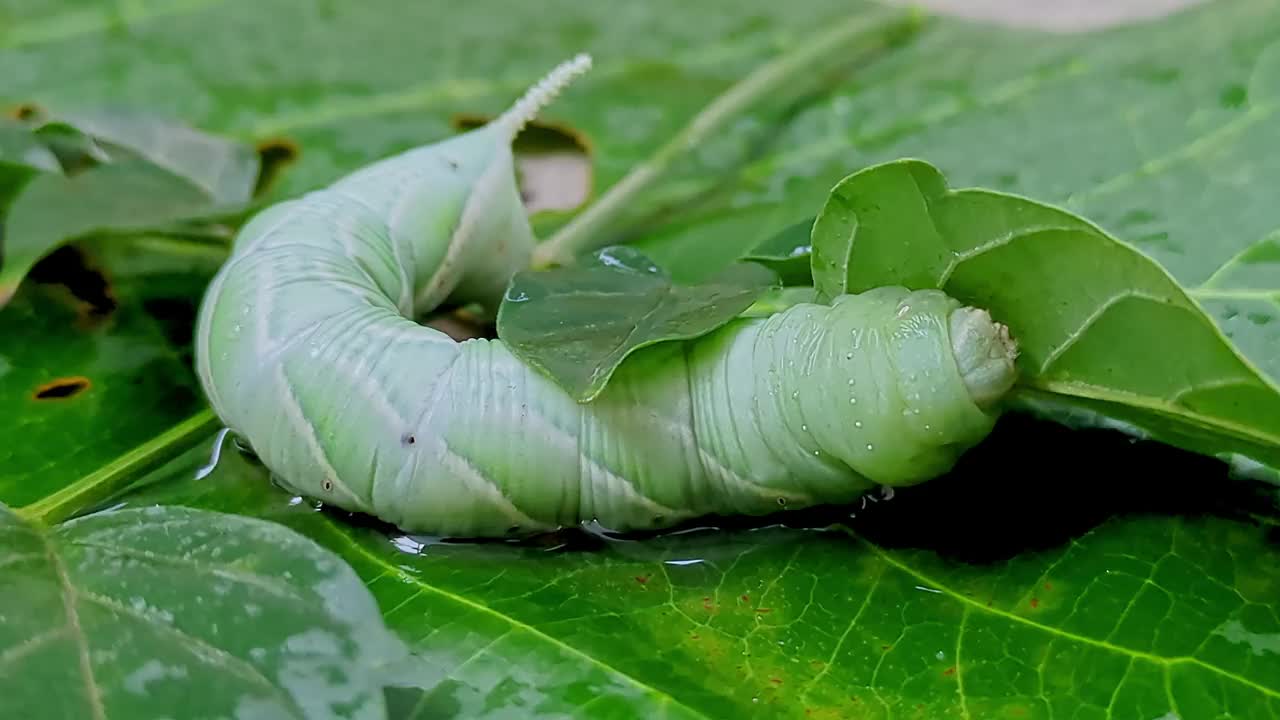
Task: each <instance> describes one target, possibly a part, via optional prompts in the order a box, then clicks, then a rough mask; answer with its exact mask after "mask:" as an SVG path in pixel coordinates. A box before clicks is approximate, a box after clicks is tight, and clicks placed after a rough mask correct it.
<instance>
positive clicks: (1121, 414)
mask: <svg viewBox="0 0 1280 720" xmlns="http://www.w3.org/2000/svg"><path fill="white" fill-rule="evenodd" d="M813 240H814V243H813V245H814V246H813V256H812V263H813V274H814V281H815V284H816V286H817V289H818V291H819V293H821V294H822V295H823V296H826V297H830V296H832V295H835V294H839V293H842V292H860V291H863V290H866V289H868V288H872V287H875V286H877V285H905V286H908V287H912V288H939V289H942V290H945V291H946V292H947V293H948V294H950V295H952V296H954V297H956V298H958V299H960V300H961V301H963V302H966V303H969V304H972V305H977V306H980V307H984V308H987V309H988V310H990V311H991V313H992V314H993V316H994V317H995V318H996V319H997V320H999V321H1000V322H1003V323H1006V324H1008V325H1009V327H1010V329H1011V331H1012V334H1013V335H1014V336H1015V337H1016V338H1017V339H1018V343H1019V348H1020V351H1021V357H1020V358H1019V364H1020V366H1021V370H1022V372H1023V373H1024V381H1023V383H1024V385H1025V387H1026V388H1028V389H1032V390H1036V391H1039V392H1042V393H1051V394H1053V395H1056V396H1059V397H1060V398H1070V399H1071V400H1072V401H1073V402H1074V403H1075V404H1077V405H1079V406H1081V407H1086V408H1088V409H1091V410H1094V411H1097V412H1098V413H1100V414H1101V416H1104V417H1111V418H1114V419H1116V420H1120V421H1123V423H1125V424H1126V427H1129V428H1130V429H1133V428H1137V429H1139V430H1140V431H1141V432H1142V433H1144V434H1147V435H1149V436H1150V437H1152V438H1155V439H1159V440H1162V441H1164V442H1168V443H1170V444H1173V445H1177V446H1179V447H1183V448H1187V449H1190V450H1195V451H1197V452H1202V453H1208V454H1219V453H1221V452H1230V453H1238V454H1241V455H1244V456H1245V457H1249V458H1252V459H1254V460H1256V461H1258V462H1262V463H1266V464H1268V465H1271V466H1273V467H1280V389H1278V388H1277V385H1276V383H1275V380H1274V379H1272V378H1269V377H1267V376H1266V375H1264V374H1263V373H1262V372H1260V371H1259V370H1258V368H1257V367H1256V366H1255V365H1254V364H1253V363H1251V362H1250V360H1248V359H1247V358H1245V357H1244V356H1242V355H1241V353H1240V352H1239V350H1238V349H1237V348H1236V347H1235V346H1234V345H1233V344H1232V343H1231V342H1230V341H1229V340H1228V339H1227V338H1226V337H1224V336H1223V334H1222V333H1221V332H1220V331H1219V330H1218V328H1217V327H1216V326H1215V325H1214V323H1213V321H1212V320H1211V319H1210V318H1209V317H1208V316H1207V315H1206V314H1205V313H1204V311H1203V310H1202V309H1201V308H1200V307H1199V305H1197V303H1196V302H1195V300H1194V299H1193V298H1192V297H1190V296H1189V295H1188V293H1187V292H1186V291H1185V290H1183V288H1181V287H1180V286H1179V285H1178V283H1177V282H1175V281H1174V280H1173V278H1171V277H1170V276H1169V274H1168V273H1167V272H1166V271H1165V270H1164V269H1163V268H1161V267H1160V266H1159V265H1158V264H1157V263H1156V262H1154V261H1153V260H1151V259H1150V258H1149V257H1148V256H1146V255H1145V254H1143V253H1142V252H1139V251H1138V250H1136V249H1135V248H1133V247H1131V246H1130V245H1127V244H1125V243H1122V242H1120V241H1119V240H1116V239H1115V238H1112V237H1111V236H1109V235H1107V234H1106V233H1105V232H1103V231H1102V230H1101V229H1099V228H1098V227H1096V226H1094V225H1092V224H1091V223H1089V222H1088V221H1086V220H1084V219H1082V218H1080V217H1077V216H1075V215H1072V214H1071V213H1068V212H1066V211H1064V210H1060V209H1058V208H1055V207H1051V206H1049V205H1044V204H1040V203H1037V202H1034V201H1032V200H1029V199H1026V198H1022V197H1017V196H1014V195H1007V194H1003V193H999V192H993V191H989V190H980V189H965V190H952V189H949V188H948V187H947V184H946V181H945V179H944V178H943V177H942V175H941V173H939V172H938V170H937V169H935V168H934V167H933V166H932V165H929V164H928V163H925V162H922V161H919V160H901V161H897V162H890V163H886V164H883V165H877V166H874V167H871V168H868V169H866V170H863V171H860V172H857V173H854V174H853V175H850V176H849V177H847V178H845V179H844V180H843V181H841V182H840V183H839V184H838V185H837V186H836V187H835V189H834V190H833V191H832V194H831V198H830V199H829V201H828V202H827V204H826V205H825V206H824V208H823V210H822V213H821V214H820V215H819V217H818V220H817V222H816V223H815V226H814V236H813ZM1272 282H1274V283H1276V284H1277V285H1276V286H1278V287H1280V277H1275V278H1274V279H1273V281H1272Z"/></svg>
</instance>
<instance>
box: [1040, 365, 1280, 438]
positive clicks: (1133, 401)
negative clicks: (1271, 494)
mask: <svg viewBox="0 0 1280 720" xmlns="http://www.w3.org/2000/svg"><path fill="white" fill-rule="evenodd" d="M1019 387H1020V388H1025V389H1029V390H1039V391H1041V392H1046V393H1049V394H1052V395H1056V396H1058V397H1063V398H1087V399H1089V400H1100V401H1102V402H1110V403H1116V404H1118V405H1124V406H1126V407H1131V408H1141V409H1143V410H1151V411H1155V412H1159V413H1162V414H1164V415H1168V416H1171V417H1174V418H1178V419H1181V420H1184V421H1186V422H1188V423H1190V424H1192V425H1194V426H1195V427H1197V428H1200V429H1203V430H1209V431H1212V432H1229V433H1230V434H1231V435H1232V436H1234V437H1236V438H1238V439H1241V440H1245V441H1247V442H1253V443H1258V444H1261V445H1276V446H1280V435H1276V434H1272V433H1268V432H1266V431H1262V430H1259V429H1258V428H1257V427H1254V426H1250V425H1242V424H1240V423H1237V422H1233V421H1231V420H1225V419H1222V418H1218V417H1216V416H1209V415H1203V414H1201V413H1197V412H1193V411H1190V410H1187V409H1186V408H1185V407H1182V406H1180V405H1175V404H1174V403H1172V402H1170V401H1168V400H1165V399H1164V398H1156V397H1153V396H1150V395H1138V394H1136V393H1127V392H1124V391H1121V390H1116V389H1115V388H1104V387H1099V386H1097V385H1091V384H1089V383H1083V382H1068V381H1060V380H1042V379H1041V380H1027V381H1025V382H1023V383H1021V384H1020V386H1019Z"/></svg>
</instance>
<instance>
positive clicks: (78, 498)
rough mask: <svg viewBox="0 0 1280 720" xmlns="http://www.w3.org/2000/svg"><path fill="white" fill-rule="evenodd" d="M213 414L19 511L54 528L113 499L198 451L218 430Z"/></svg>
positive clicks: (195, 417) (183, 425) (182, 425)
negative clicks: (159, 469)
mask: <svg viewBox="0 0 1280 720" xmlns="http://www.w3.org/2000/svg"><path fill="white" fill-rule="evenodd" d="M219 424H220V423H219V421H218V418H217V417H216V416H215V415H214V414H213V411H212V410H203V411H201V412H199V413H196V414H195V415H193V416H191V417H190V418H188V419H186V420H184V421H183V422H181V423H179V424H177V425H175V426H174V427H172V428H170V429H169V431H168V432H165V433H164V434H162V435H158V436H156V437H155V438H152V439H151V440H150V441H149V442H147V443H144V444H142V445H139V446H138V447H136V448H134V449H132V450H130V451H129V452H127V453H125V454H124V455H121V456H120V457H118V458H116V459H115V460H112V461H111V462H109V463H107V464H106V465H104V466H102V467H101V468H98V469H97V470H95V471H94V472H92V473H89V474H88V475H85V476H84V477H82V478H80V479H79V480H77V481H76V482H74V483H71V484H70V485H68V486H66V487H64V488H62V489H61V490H59V491H58V492H55V493H53V494H52V495H48V496H46V497H45V498H43V499H41V500H39V501H37V502H34V503H31V504H30V505H27V506H26V507H23V508H21V509H20V510H18V514H19V515H21V516H22V517H24V518H26V519H27V520H30V521H33V522H41V523H44V524H46V525H54V524H57V523H60V522H62V521H63V520H66V519H68V518H71V517H73V516H75V514H76V513H78V512H81V511H82V510H85V509H86V508H89V507H92V506H93V505H96V504H97V503H100V502H103V501H104V500H108V499H110V498H111V497H113V496H114V495H115V494H116V493H118V492H119V491H121V490H123V489H125V488H126V487H127V486H128V485H129V484H130V483H132V482H134V481H135V480H137V479H138V478H139V477H141V476H142V475H144V474H146V473H147V472H149V471H151V470H154V469H155V468H157V467H159V466H160V465H162V464H164V463H166V462H168V461H170V460H172V459H173V458H175V457H177V456H178V455H181V454H182V453H184V452H186V451H187V450H190V449H191V448H193V447H195V446H196V445H197V444H198V443H200V442H201V441H202V440H205V439H206V438H208V437H209V435H210V434H211V433H212V432H213V431H214V430H216V429H217V428H218V426H219Z"/></svg>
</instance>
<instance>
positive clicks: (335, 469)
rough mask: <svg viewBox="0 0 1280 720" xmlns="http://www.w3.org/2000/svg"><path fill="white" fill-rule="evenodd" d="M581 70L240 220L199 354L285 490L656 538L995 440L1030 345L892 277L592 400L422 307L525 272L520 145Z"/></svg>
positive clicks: (708, 347) (219, 406) (856, 484)
mask: <svg viewBox="0 0 1280 720" xmlns="http://www.w3.org/2000/svg"><path fill="white" fill-rule="evenodd" d="M590 62H591V61H590V58H589V57H587V56H585V55H580V56H578V57H576V58H574V59H573V60H571V61H568V62H566V63H563V64H561V65H560V66H558V67H556V68H555V69H554V70H553V71H552V72H550V73H549V74H548V75H547V76H545V77H544V78H543V79H542V80H541V81H540V82H538V83H537V84H535V85H534V86H532V87H531V88H530V89H529V90H528V91H527V92H526V93H525V94H524V95H523V96H522V97H521V98H520V99H519V100H518V101H517V102H515V103H514V104H513V105H512V106H511V107H510V108H509V109H508V110H507V111H506V112H504V113H503V114H502V115H500V116H499V117H497V118H495V119H494V120H493V121H491V122H490V123H488V124H487V125H484V126H482V127H479V128H476V129H474V130H471V131H469V132H466V133H463V134H459V135H457V136H455V137H453V138H450V139H447V140H444V141H440V142H438V143H435V144H430V145H425V146H422V147H418V148H416V149H411V150H408V151H405V152H403V153H401V154H398V155H394V156H391V157H389V158H386V159H383V160H380V161H378V162H375V163H373V164H371V165H369V166H366V167H364V168H362V169H360V170H358V171H356V172H354V173H353V174H351V175H348V176H346V177H344V178H342V179H340V180H338V181H337V182H335V183H333V184H332V185H330V186H328V187H326V188H323V189H320V190H316V191H313V192H310V193H308V194H305V195H302V196H299V197H297V198H293V199H289V200H285V201H283V202H280V203H279V204H276V205H273V206H271V207H268V208H266V209H264V210H263V211H261V212H260V213H259V214H257V215H256V216H254V217H253V218H251V219H250V221H249V222H247V223H246V224H245V225H244V227H243V228H242V229H241V231H240V232H239V233H238V235H237V237H236V240H235V243H234V247H233V249H232V253H231V256H230V257H229V258H228V260H227V261H226V262H225V263H224V264H223V266H222V267H221V268H220V269H219V271H218V272H217V274H216V275H215V276H214V278H213V280H212V281H211V283H210V285H209V287H208V289H207V291H206V293H205V297H204V298H203V300H202V303H201V306H200V310H199V315H198V320H197V329H196V335H195V339H196V364H197V370H198V374H199V379H200V382H201V385H202V387H203V389H204V392H205V394H206V396H207V398H208V400H209V402H210V404H211V406H212V407H213V409H214V411H215V412H216V413H217V415H218V416H219V418H220V419H221V420H222V421H223V422H224V423H225V424H226V426H227V427H228V428H229V429H230V430H231V431H232V432H234V433H235V434H236V435H238V436H239V437H240V438H241V439H242V441H244V442H246V443H247V444H248V445H249V446H250V448H251V449H252V451H253V453H254V454H256V455H257V456H258V458H259V459H260V460H261V462H262V463H263V464H264V465H265V466H266V467H267V468H268V469H269V470H270V471H271V473H272V474H273V475H275V476H276V478H277V481H278V482H279V483H280V484H282V485H283V486H285V487H286V488H287V489H289V490H291V491H294V492H296V493H298V494H300V495H304V496H307V497H310V498H314V499H318V500H320V501H322V502H324V503H327V504H331V505H334V506H338V507H340V508H344V509H347V510H350V511H354V512H361V513H366V514H369V515H373V516H375V517H377V518H380V519H382V520H383V521H386V522H389V523H392V524H394V525H396V526H398V527H399V528H401V529H403V530H405V531H409V532H423V533H432V534H439V535H446V536H454V537H499V536H509V535H511V534H513V533H514V534H526V533H533V532H539V531H544V530H551V529H555V528H560V527H564V526H571V525H573V524H577V523H581V522H586V521H591V520H595V521H598V522H599V523H600V524H601V525H603V526H605V527H608V528H612V529H616V530H638V529H661V528H665V527H670V526H672V525H674V524H676V523H679V522H682V521H685V520H687V519H691V518H696V517H701V516H707V515H712V514H716V515H735V514H736V515H762V514H767V513H770V512H776V511H778V510H779V508H780V506H786V507H788V508H800V507H806V506H812V505H818V504H837V503H848V502H853V501H855V500H857V499H858V498H859V497H860V496H861V495H862V494H863V493H865V492H867V491H869V490H872V489H874V488H876V487H877V486H890V487H892V486H904V485H909V484H914V483H919V482H923V481H925V480H928V479H930V478H933V477H936V476H937V475H939V474H941V473H943V472H945V471H947V470H949V469H950V468H951V467H952V466H953V465H954V463H955V462H956V461H957V459H958V458H959V456H960V454H961V453H963V452H965V451H966V450H967V449H969V448H971V447H972V446H973V445H975V444H977V443H978V442H980V441H981V440H982V439H983V438H984V437H985V436H986V435H987V434H988V433H989V432H990V430H991V429H992V427H993V425H994V423H995V420H996V418H997V416H998V415H999V412H1000V409H999V408H1000V399H1001V397H1002V396H1003V395H1004V394H1005V393H1006V392H1007V391H1008V390H1009V389H1010V387H1011V386H1012V383H1013V380H1014V356H1015V354H1016V350H1015V348H1014V345H1013V343H1012V341H1011V340H1010V338H1009V336H1008V333H1007V331H1006V329H1005V328H1004V327H1003V326H1001V325H1000V324H998V323H996V322H994V321H993V320H992V319H991V317H990V316H989V315H988V314H987V313H986V312H985V311H983V310H981V309H977V308H971V307H962V306H961V304H960V303H959V302H958V301H956V300H954V299H952V298H951V297H949V296H947V295H944V294H943V293H942V292H939V291H936V290H916V291H909V290H907V289H905V288H901V287H884V288H877V289H873V290H870V291H867V292H863V293H860V294H856V295H843V296H840V297H837V298H836V299H835V300H834V301H833V302H831V303H828V304H802V305H797V306H794V307H791V308H789V309H787V310H785V311H782V312H779V313H776V314H774V315H772V316H768V317H746V316H744V317H740V318H736V319H735V320H734V321H732V322H730V323H729V324H727V325H725V326H723V327H721V328H720V329H718V330H716V331H714V332H712V333H710V334H708V335H705V336H702V337H700V338H697V339H694V340H690V341H684V342H667V343H659V344H656V345H652V346H649V347H647V348H644V349H642V350H639V351H637V352H635V353H634V354H632V355H631V356H629V357H628V358H627V360H626V361H625V362H624V363H623V364H622V366H621V367H620V368H618V370H617V371H616V372H615V374H614V376H613V378H612V380H611V381H610V383H609V385H608V386H607V387H606V388H605V390H604V391H603V392H602V393H601V394H600V395H599V396H597V397H596V399H595V400H593V401H591V402H589V403H580V402H577V401H575V400H574V398H573V397H572V396H571V395H569V394H568V393H567V392H565V391H564V390H562V389H561V388H560V387H559V386H558V385H556V384H555V383H554V382H553V381H552V380H551V379H550V378H548V377H547V376H545V375H543V374H542V373H541V372H539V371H537V370H535V369H533V368H532V367H531V366H529V365H526V364H525V363H523V362H522V361H521V360H519V359H518V358H517V357H516V356H514V355H513V354H512V353H511V352H510V351H509V350H508V349H507V348H506V347H505V346H504V344H503V343H502V342H501V341H500V340H488V339H475V340H468V341H465V342H456V341H455V340H453V339H452V338H450V337H449V336H447V335H446V334H444V333H442V332H439V331H437V330H434V329H431V328H428V327H425V326H423V325H421V324H419V323H418V322H416V321H415V319H414V318H417V317H421V315H422V314H423V313H426V312H428V311H429V310H431V309H432V308H435V307H437V306H439V305H440V304H441V303H442V302H443V301H445V300H446V299H449V300H454V301H458V302H462V303H471V302H478V303H481V304H483V305H486V306H487V307H490V308H494V307H496V306H497V304H498V303H499V302H500V301H501V299H502V296H503V293H504V291H505V290H506V288H507V285H508V283H509V282H510V279H511V277H512V276H513V275H514V273H516V272H518V271H520V270H522V269H525V268H526V267H527V266H528V265H529V263H530V261H531V260H530V259H531V256H532V252H533V249H534V246H535V243H536V239H535V237H534V235H533V232H532V230H531V228H530V225H529V222H528V219H527V216H526V212H525V209H524V207H523V206H522V203H521V199H520V195H519V192H518V189H517V182H516V177H515V170H514V157H513V153H512V150H511V142H512V141H513V139H514V138H515V136H516V134H517V133H519V132H520V131H521V129H522V128H523V127H524V126H525V125H526V124H527V123H528V122H529V121H530V120H531V119H532V118H533V117H534V115H535V114H536V113H537V112H538V111H539V110H540V109H541V108H542V107H543V106H544V105H546V104H547V103H548V102H549V101H550V100H551V99H552V98H553V97H554V96H556V95H557V94H558V93H559V92H560V91H561V90H562V89H563V88H564V87H565V86H566V85H567V84H568V83H569V82H570V81H571V80H572V79H573V78H574V77H575V76H577V75H579V74H580V73H582V72H584V71H585V70H586V69H587V68H588V67H589V65H590Z"/></svg>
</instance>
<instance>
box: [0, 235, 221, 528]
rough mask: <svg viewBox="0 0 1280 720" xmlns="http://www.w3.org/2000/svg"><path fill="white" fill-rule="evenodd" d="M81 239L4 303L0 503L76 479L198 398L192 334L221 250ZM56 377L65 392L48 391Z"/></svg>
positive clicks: (29, 498) (176, 417) (167, 423)
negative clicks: (77, 248) (82, 247)
mask: <svg viewBox="0 0 1280 720" xmlns="http://www.w3.org/2000/svg"><path fill="white" fill-rule="evenodd" d="M86 245H87V247H86V252H85V253H78V252H73V251H71V249H70V248H64V249H63V250H60V251H57V253H56V254H55V255H54V256H51V257H50V258H49V259H48V260H47V261H46V262H45V263H42V265H41V269H40V273H39V274H38V275H37V276H35V277H33V278H32V279H31V280H30V281H28V282H25V283H23V286H22V288H21V290H19V292H18V294H17V295H16V296H15V297H14V299H13V300H12V302H11V303H10V304H9V305H8V306H7V307H6V308H5V309H4V310H3V311H2V312H0V338H3V342H0V408H3V409H4V413H5V414H4V418H3V420H0V502H3V503H6V504H8V505H11V506H15V507H20V506H24V505H28V504H30V503H34V502H38V501H40V500H42V499H44V498H46V497H48V496H50V495H52V494H54V493H56V492H57V491H59V490H60V489H61V488H63V487H64V486H67V485H70V484H74V483H76V482H78V481H80V480H81V479H82V478H84V477H87V476H89V475H91V474H93V473H95V472H96V471H98V470H99V469H101V468H102V467H104V466H106V465H108V464H109V463H112V462H114V461H116V460H117V459H118V458H119V457H121V456H123V455H125V454H127V453H129V452H131V451H132V450H134V449H135V448H136V447H138V446H139V445H142V444H143V443H146V442H147V441H149V440H151V439H152V438H154V437H155V436H157V435H159V434H161V433H163V432H164V431H165V430H167V429H169V428H170V427H173V426H174V425H176V424H178V423H180V422H182V421H183V420H185V419H186V418H188V417H190V416H191V415H193V414H195V413H196V412H198V411H199V410H201V409H202V408H203V407H205V399H204V397H203V395H202V393H201V392H200V388H199V386H198V384H197V382H196V377H195V373H194V372H193V370H192V367H191V332H192V324H193V322H194V319H195V314H196V303H197V301H198V299H199V297H200V293H201V292H202V291H203V289H204V287H205V285H206V284H207V283H208V280H209V278H210V277H211V276H212V274H213V272H214V271H215V270H216V269H217V267H218V265H219V264H220V262H221V258H220V257H219V255H217V254H206V255H192V254H189V253H177V252H173V251H169V250H167V249H164V248H152V247H150V246H148V245H147V244H144V243H141V242H133V243H129V244H127V245H126V244H121V243H106V242H104V243H101V247H94V245H93V244H86ZM108 249H109V250H110V253H108V252H107V250H108ZM90 251H92V254H89V252H90ZM58 387H63V388H66V389H67V390H68V392H64V393H61V394H58V393H54V394H52V395H50V394H49V391H50V390H52V389H54V388H58ZM71 391H74V392H71ZM42 395H43V396H44V397H42Z"/></svg>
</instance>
